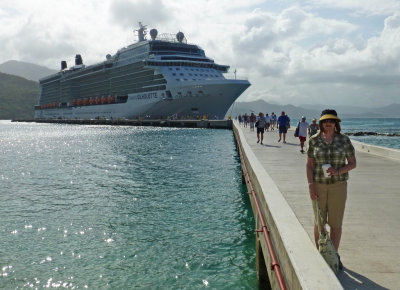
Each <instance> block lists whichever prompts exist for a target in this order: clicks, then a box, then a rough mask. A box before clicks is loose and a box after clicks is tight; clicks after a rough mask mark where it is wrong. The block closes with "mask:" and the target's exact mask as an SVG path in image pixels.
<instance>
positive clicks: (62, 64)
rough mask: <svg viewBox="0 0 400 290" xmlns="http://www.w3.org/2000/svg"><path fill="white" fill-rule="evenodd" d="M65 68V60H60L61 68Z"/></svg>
mask: <svg viewBox="0 0 400 290" xmlns="http://www.w3.org/2000/svg"><path fill="white" fill-rule="evenodd" d="M66 68H67V62H66V61H65V60H62V61H61V70H65V69H66Z"/></svg>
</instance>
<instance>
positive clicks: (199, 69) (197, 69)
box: [168, 67, 213, 72]
mask: <svg viewBox="0 0 400 290" xmlns="http://www.w3.org/2000/svg"><path fill="white" fill-rule="evenodd" d="M168 69H169V70H174V68H172V67H169V68H168ZM183 69H184V70H191V71H204V72H212V71H213V70H211V69H207V68H187V67H185V68H183ZM175 70H181V68H180V67H176V68H175Z"/></svg>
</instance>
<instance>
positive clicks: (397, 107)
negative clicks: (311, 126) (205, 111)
mask: <svg viewBox="0 0 400 290" xmlns="http://www.w3.org/2000/svg"><path fill="white" fill-rule="evenodd" d="M324 109H331V108H326V106H325V105H302V106H293V105H277V104H270V103H267V102H265V101H263V100H257V101H253V102H235V103H234V104H233V105H232V106H231V108H230V109H229V111H228V115H231V116H232V117H236V116H237V115H239V114H244V113H248V114H249V113H251V112H254V113H255V114H258V113H259V112H263V113H264V114H265V113H268V114H271V113H272V112H275V114H277V115H278V116H279V115H280V114H281V112H282V111H285V113H286V114H288V115H289V117H291V118H292V119H300V118H301V116H306V117H307V119H308V120H310V119H312V118H313V117H315V118H318V117H319V116H320V114H321V111H322V110H324ZM332 109H335V110H336V111H337V112H338V115H339V116H340V117H343V118H400V104H392V105H389V106H385V107H380V108H363V107H349V108H347V107H345V106H343V107H341V106H339V107H333V108H332Z"/></svg>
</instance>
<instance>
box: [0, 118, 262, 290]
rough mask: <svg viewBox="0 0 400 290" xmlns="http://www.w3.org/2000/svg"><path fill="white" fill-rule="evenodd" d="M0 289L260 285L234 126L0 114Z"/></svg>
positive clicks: (242, 287)
mask: <svg viewBox="0 0 400 290" xmlns="http://www.w3.org/2000/svg"><path fill="white" fill-rule="evenodd" d="M0 152H1V156H2V161H1V163H0V182H1V187H0V204H1V207H0V221H1V222H0V235H1V247H0V289H15V288H28V287H34V288H43V287H63V288H92V289H132V288H137V289H176V288H178V289H203V288H206V287H208V288H210V289H233V288H234V289H255V288H258V284H257V277H256V276H257V275H256V269H255V241H254V233H253V230H254V219H253V215H252V212H251V207H250V204H249V200H248V197H247V195H246V190H245V187H244V186H243V185H242V184H241V176H240V162H239V160H238V157H237V152H236V149H235V145H234V139H233V135H232V132H231V131H228V130H210V129H174V128H151V127H141V128H140V127H112V126H78V125H51V124H31V123H10V122H8V121H0Z"/></svg>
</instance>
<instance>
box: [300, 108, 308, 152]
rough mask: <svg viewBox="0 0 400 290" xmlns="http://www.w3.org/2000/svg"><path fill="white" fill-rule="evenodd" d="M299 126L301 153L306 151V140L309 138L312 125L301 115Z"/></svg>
mask: <svg viewBox="0 0 400 290" xmlns="http://www.w3.org/2000/svg"><path fill="white" fill-rule="evenodd" d="M298 126H299V139H300V146H301V150H300V152H301V153H304V142H305V141H306V139H307V132H308V133H310V126H309V125H308V123H307V122H306V117H304V116H302V117H301V122H299V124H298Z"/></svg>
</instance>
